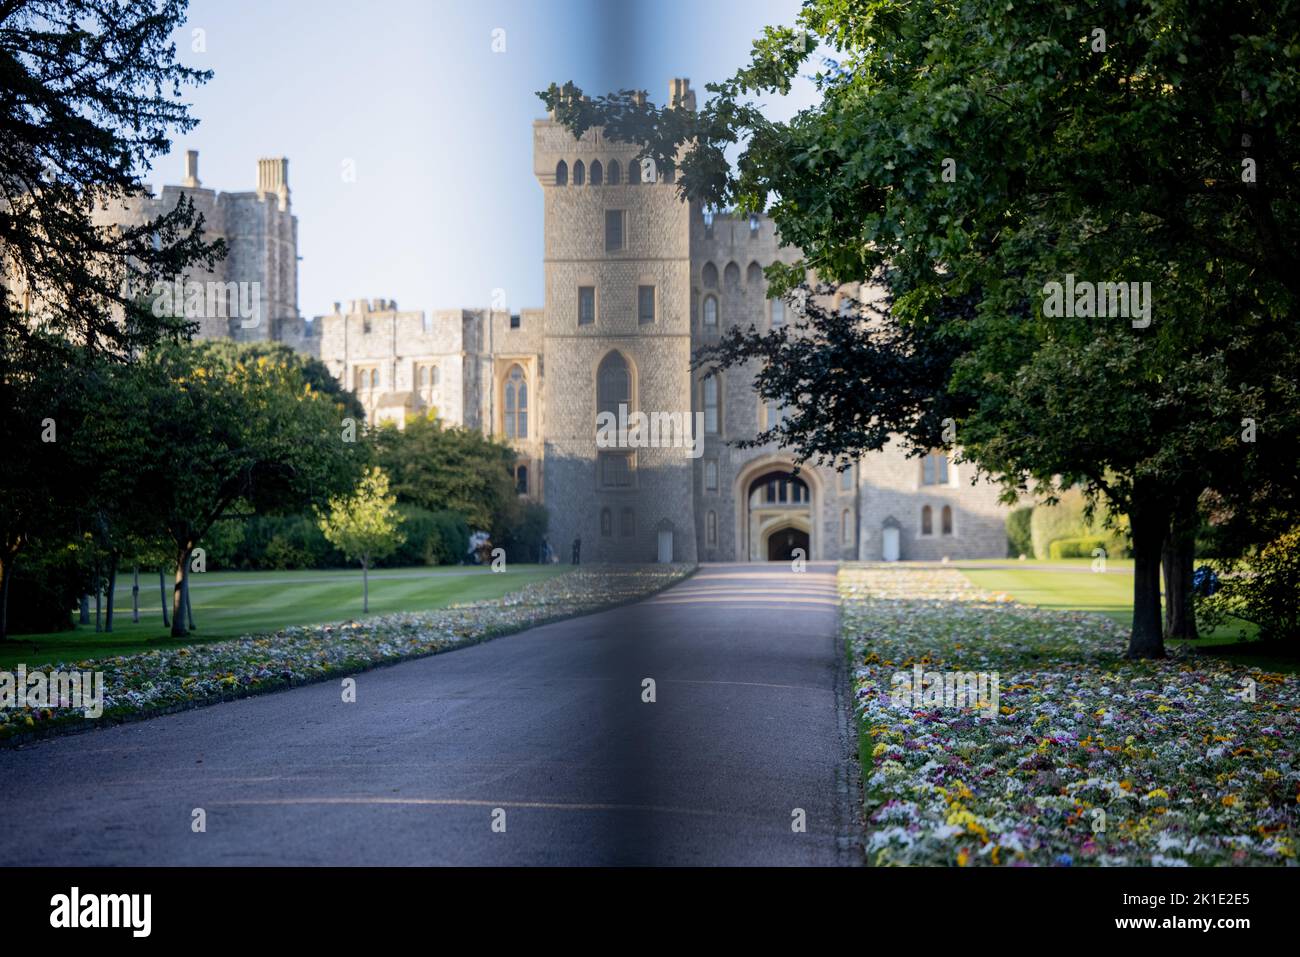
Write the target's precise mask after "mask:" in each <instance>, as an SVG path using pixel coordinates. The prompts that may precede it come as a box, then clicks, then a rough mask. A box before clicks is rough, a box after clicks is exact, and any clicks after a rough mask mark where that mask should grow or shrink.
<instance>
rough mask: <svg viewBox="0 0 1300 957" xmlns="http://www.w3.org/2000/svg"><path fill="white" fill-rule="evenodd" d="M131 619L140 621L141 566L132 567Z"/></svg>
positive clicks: (136, 621)
mask: <svg viewBox="0 0 1300 957" xmlns="http://www.w3.org/2000/svg"><path fill="white" fill-rule="evenodd" d="M131 620H132V621H133V622H135V623H136V624H137V625H138V624H139V623H140V566H139V565H136V566H134V567H133V568H132V569H131Z"/></svg>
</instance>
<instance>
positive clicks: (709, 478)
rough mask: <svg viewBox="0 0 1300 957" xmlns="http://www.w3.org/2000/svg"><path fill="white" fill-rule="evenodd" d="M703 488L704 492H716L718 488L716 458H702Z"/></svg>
mask: <svg viewBox="0 0 1300 957" xmlns="http://www.w3.org/2000/svg"><path fill="white" fill-rule="evenodd" d="M704 490H705V491H706V492H716V491H717V490H718V460H717V459H705V460H704Z"/></svg>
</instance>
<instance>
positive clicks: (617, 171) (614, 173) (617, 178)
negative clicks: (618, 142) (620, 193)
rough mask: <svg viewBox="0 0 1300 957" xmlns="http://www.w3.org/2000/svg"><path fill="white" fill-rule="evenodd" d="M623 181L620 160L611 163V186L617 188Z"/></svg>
mask: <svg viewBox="0 0 1300 957" xmlns="http://www.w3.org/2000/svg"><path fill="white" fill-rule="evenodd" d="M622 181H623V172H622V168H621V167H620V166H619V165H618V160H610V161H609V185H610V186H617V185H619V183H621V182H622Z"/></svg>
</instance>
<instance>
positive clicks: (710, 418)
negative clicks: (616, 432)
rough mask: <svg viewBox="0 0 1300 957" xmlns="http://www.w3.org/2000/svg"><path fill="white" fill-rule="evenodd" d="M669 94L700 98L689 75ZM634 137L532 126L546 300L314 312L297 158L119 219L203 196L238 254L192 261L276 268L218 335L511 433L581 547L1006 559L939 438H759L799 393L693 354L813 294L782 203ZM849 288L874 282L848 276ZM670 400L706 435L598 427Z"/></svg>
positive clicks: (400, 410)
mask: <svg viewBox="0 0 1300 957" xmlns="http://www.w3.org/2000/svg"><path fill="white" fill-rule="evenodd" d="M669 94H670V97H671V99H670V102H671V103H672V104H673V105H674V106H675V107H676V108H679V109H694V105H695V94H694V92H693V91H692V90H691V89H690V85H689V82H688V81H686V80H673V81H672V83H671V86H670V90H669ZM637 152H638V150H637V148H636V147H635V146H632V145H629V144H626V143H620V142H614V141H611V140H606V139H605V138H604V137H603V136H602V134H601V130H600V129H591V130H589V131H587V132H586V133H585V134H584V135H583V136H582V137H581V138H580V139H575V138H574V137H573V135H572V134H571V133H570V132H569V131H568V130H567V129H566V128H565V127H563V126H562V125H560V124H559V123H557V122H555V120H554V118H553V117H552V118H548V119H541V120H537V121H535V122H534V124H533V175H534V176H535V177H536V179H537V182H538V185H539V186H540V187H541V194H542V203H543V206H544V214H545V244H544V263H543V266H544V270H545V302H544V304H543V305H542V306H540V307H539V308H534V309H521V310H519V311H517V312H512V311H509V310H505V309H495V308H491V307H488V308H479V309H442V310H433V311H428V312H423V311H410V310H401V309H399V308H398V306H397V303H395V302H392V301H389V300H385V299H369V300H366V299H357V300H351V301H348V302H346V303H342V304H341V303H336V304H335V305H334V309H333V311H332V312H331V313H330V314H328V315H324V316H317V317H315V318H314V319H312V320H311V321H306V320H304V319H303V318H302V317H301V316H300V315H299V313H298V274H297V262H298V255H297V249H298V231H297V219H296V217H295V216H294V215H293V212H292V204H291V199H290V191H289V175H288V161H287V160H286V159H283V158H277V159H262V160H259V161H258V167H257V186H256V189H255V190H252V191H249V192H238V193H225V192H215V191H213V190H211V189H206V188H204V187H203V186H202V185H201V183H200V181H199V177H198V157H197V155H196V154H194V153H192V152H191V153H189V154H187V156H186V169H185V177H184V179H183V180H182V182H181V183H180V185H177V186H172V185H168V186H166V187H164V188H163V189H162V191H161V194H160V195H157V196H155V197H153V198H150V199H145V200H143V201H137V202H134V203H133V204H132V205H131V206H130V207H128V208H127V209H126V210H125V211H121V212H120V213H119V212H117V211H115V212H114V214H113V215H114V216H115V217H117V218H129V219H133V220H134V219H136V218H137V217H138V218H139V219H140V220H143V219H147V218H149V217H152V216H156V215H158V214H159V213H160V212H162V211H163V210H165V209H167V208H170V206H172V205H174V204H175V203H176V201H177V199H178V198H179V197H180V196H181V195H186V196H188V197H189V198H190V199H191V200H192V201H193V202H194V203H195V205H196V206H197V208H198V210H199V212H201V213H202V214H203V216H204V220H205V229H206V231H207V235H208V238H210V239H211V238H216V237H221V238H223V239H224V240H225V241H226V244H227V246H228V249H229V252H228V255H227V257H226V258H225V259H224V260H223V261H221V262H218V263H217V264H216V266H215V269H214V271H213V272H212V273H211V274H209V273H196V274H195V275H193V276H191V277H187V278H188V279H194V280H197V281H207V282H209V283H211V284H224V285H226V286H230V287H231V288H233V285H232V284H252V283H256V284H258V285H257V286H254V287H253V288H257V289H259V290H260V300H259V302H258V303H257V306H258V309H257V319H256V321H255V322H248V321H244V320H241V318H240V317H238V316H235V315H232V314H231V312H230V311H227V310H219V311H218V312H217V314H215V315H214V314H212V311H211V310H208V311H206V312H205V314H204V315H203V316H201V317H200V318H199V319H198V322H199V332H198V335H199V336H201V337H218V336H224V337H230V338H234V339H239V340H248V339H271V340H275V341H279V342H284V343H287V344H289V345H290V346H292V347H293V348H295V349H297V350H300V351H302V352H305V353H308V354H310V355H313V356H316V357H318V358H319V359H321V361H323V362H324V363H325V364H326V366H328V368H329V369H330V371H331V372H332V373H333V374H334V375H335V376H336V377H337V378H338V379H339V381H340V382H342V383H344V384H345V386H346V387H347V388H349V389H352V390H353V391H354V392H355V393H356V394H357V396H358V398H359V399H360V400H361V402H362V404H363V405H364V406H365V408H366V411H367V415H368V416H369V417H370V419H371V422H372V423H375V424H378V423H380V422H385V421H391V422H394V423H396V424H397V425H398V426H399V427H400V426H401V424H402V423H403V422H404V421H405V420H406V418H407V417H408V416H411V415H427V414H430V413H434V414H436V415H437V416H438V418H439V419H440V420H442V421H443V422H444V423H447V424H452V425H463V426H467V427H470V428H475V429H481V430H482V431H483V432H485V433H487V434H490V435H492V436H495V437H497V438H499V439H501V440H502V441H505V442H508V443H509V444H510V445H512V446H513V447H514V448H515V449H516V451H517V453H518V459H517V464H516V466H515V482H516V485H517V488H518V492H519V494H520V495H523V496H527V497H528V498H530V499H533V500H535V501H538V502H541V503H543V504H544V505H545V506H546V508H547V510H548V511H549V513H550V533H549V539H550V541H551V543H552V544H553V545H554V546H555V548H556V549H557V551H559V552H560V553H561V554H563V555H564V557H565V558H567V557H568V554H569V552H568V549H569V547H570V545H571V543H572V542H573V541H574V540H578V539H580V540H581V554H582V559H583V560H584V561H589V560H594V561H635V562H642V561H696V560H698V561H767V560H789V559H790V558H791V557H792V556H798V555H799V554H800V553H799V551H797V550H802V555H804V556H806V557H807V558H809V559H813V560H818V559H822V560H835V559H863V560H880V559H887V560H893V559H900V558H901V559H942V558H945V557H951V558H954V559H955V558H975V557H1002V556H1004V555H1005V554H1006V534H1005V531H1004V518H1005V514H1006V507H1005V506H1003V505H1001V504H999V502H998V492H997V489H996V488H995V487H993V486H992V485H991V484H989V483H987V482H984V481H980V482H977V483H975V484H972V483H971V481H970V480H971V475H970V474H969V472H968V470H969V469H970V468H971V467H970V466H968V465H965V464H959V463H956V462H954V461H953V460H952V459H951V457H950V456H947V455H945V454H944V453H943V452H939V451H936V452H934V453H931V454H930V455H926V456H924V457H920V458H918V457H908V456H907V454H906V451H905V449H903V448H902V447H901V446H899V445H897V444H894V445H891V446H890V447H887V448H886V449H884V450H882V451H880V452H875V453H871V454H868V455H867V456H865V457H863V458H862V459H860V460H858V461H855V462H852V463H847V464H848V467H847V468H844V469H842V470H836V469H834V468H827V467H813V466H805V467H803V468H802V469H800V471H799V472H798V474H797V475H795V474H793V473H792V466H793V461H792V459H791V457H790V456H789V454H787V453H786V452H785V451H783V450H782V449H780V448H779V447H777V446H775V445H770V446H765V447H759V448H748V449H739V448H737V447H735V445H734V444H733V443H734V442H735V441H736V440H739V439H745V438H751V437H753V436H754V435H756V434H757V433H758V432H759V431H760V430H761V429H762V428H765V427H767V426H768V425H769V424H771V423H773V422H774V421H775V420H776V417H777V416H779V415H781V410H780V409H778V408H774V407H772V406H771V405H765V404H763V403H761V402H760V400H759V398H758V396H757V394H756V393H755V392H754V390H753V382H752V375H753V370H752V369H751V370H744V369H740V368H733V369H730V370H727V371H726V372H724V373H722V374H720V375H717V376H713V377H704V376H702V375H701V374H700V373H698V372H693V371H692V370H691V355H692V353H693V352H694V350H696V349H697V348H699V347H700V346H702V345H705V344H707V343H710V342H713V341H716V339H717V337H718V336H719V335H720V334H721V333H722V332H723V331H724V330H726V329H728V328H730V327H733V326H737V325H740V326H748V325H750V324H754V325H755V326H757V327H758V328H759V329H769V328H773V327H776V326H779V325H781V324H782V323H785V322H787V321H790V320H791V319H792V317H791V316H790V315H789V314H788V312H789V311H790V310H791V309H792V308H793V307H791V306H790V305H788V304H786V303H784V302H782V301H781V300H780V299H772V298H769V297H768V295H767V292H766V285H765V282H764V278H763V268H764V267H765V266H767V265H768V264H770V263H772V262H774V261H778V260H779V261H783V262H791V261H794V260H796V259H797V258H798V255H799V253H798V250H795V249H791V248H789V247H786V246H782V244H781V242H780V239H779V237H778V236H777V235H776V232H775V230H774V227H773V223H772V222H771V220H769V219H767V218H765V217H762V216H753V217H738V216H730V215H721V214H718V215H709V214H708V213H707V212H706V211H704V210H703V209H701V208H700V207H699V206H698V205H697V204H694V203H688V202H684V201H682V200H681V199H680V198H679V196H678V192H677V186H676V185H675V184H674V183H673V182H672V178H671V176H665V175H663V174H662V173H657V172H656V171H654V170H653V169H647V168H646V165H645V164H642V162H641V161H640V160H639V159H638V158H637ZM837 295H838V296H841V297H843V296H859V295H861V296H872V295H878V292H876V291H874V290H872V289H870V288H866V287H864V288H862V289H853V288H848V287H846V288H843V289H841V290H840V291H839V293H838V294H837ZM602 412H608V413H610V414H611V415H619V414H622V415H624V416H628V415H631V416H633V417H635V416H636V413H644V414H646V415H647V416H652V415H654V416H663V417H666V418H669V419H671V420H672V421H673V422H681V423H683V427H685V428H690V429H692V430H694V433H695V434H693V435H692V436H690V439H691V441H689V442H683V441H681V440H680V439H681V436H671V437H670V438H671V439H672V441H660V442H640V443H631V442H628V443H623V444H615V445H613V447H611V445H610V443H607V442H601V443H598V442H597V427H596V423H597V421H598V417H599V416H600V413H602Z"/></svg>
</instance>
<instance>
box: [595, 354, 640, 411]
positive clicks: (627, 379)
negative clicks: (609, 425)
mask: <svg viewBox="0 0 1300 957" xmlns="http://www.w3.org/2000/svg"><path fill="white" fill-rule="evenodd" d="M620 405H625V406H627V407H628V410H629V411H631V409H632V370H631V369H630V368H629V367H628V364H627V360H626V359H624V358H623V355H622V353H619V352H611V353H610V354H609V355H607V356H605V358H604V359H602V360H601V363H600V369H599V370H598V371H597V373H596V411H597V412H612V413H614V415H616V416H617V415H618V407H619V406H620Z"/></svg>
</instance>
